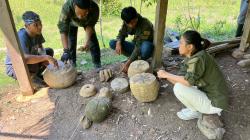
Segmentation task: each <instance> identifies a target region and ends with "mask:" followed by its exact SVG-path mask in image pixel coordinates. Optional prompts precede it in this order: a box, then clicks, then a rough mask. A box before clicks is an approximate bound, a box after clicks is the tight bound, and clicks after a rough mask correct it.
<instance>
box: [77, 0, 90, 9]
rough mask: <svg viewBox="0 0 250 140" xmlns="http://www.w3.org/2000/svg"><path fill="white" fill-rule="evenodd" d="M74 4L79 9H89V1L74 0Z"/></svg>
mask: <svg viewBox="0 0 250 140" xmlns="http://www.w3.org/2000/svg"><path fill="white" fill-rule="evenodd" d="M74 4H75V5H77V6H78V7H79V8H81V9H89V8H90V4H91V1H90V0H74Z"/></svg>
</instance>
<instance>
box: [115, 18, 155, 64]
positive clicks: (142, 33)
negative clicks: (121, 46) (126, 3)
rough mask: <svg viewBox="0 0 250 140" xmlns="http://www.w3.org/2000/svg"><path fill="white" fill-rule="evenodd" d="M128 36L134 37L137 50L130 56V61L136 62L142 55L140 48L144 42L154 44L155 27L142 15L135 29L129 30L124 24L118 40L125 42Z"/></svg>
mask: <svg viewBox="0 0 250 140" xmlns="http://www.w3.org/2000/svg"><path fill="white" fill-rule="evenodd" d="M128 35H134V39H133V42H134V43H135V49H134V51H133V52H132V54H131V56H130V60H132V61H134V60H136V59H137V58H138V56H139V54H140V47H141V44H142V42H143V41H150V42H153V35H154V27H153V24H152V23H151V22H150V21H149V20H148V19H146V18H144V17H142V16H141V15H139V16H138V22H137V25H136V27H135V28H134V29H131V28H129V27H128V26H127V25H126V24H125V23H123V25H122V27H121V29H120V31H119V34H118V36H117V40H120V41H124V40H125V38H126V37H128Z"/></svg>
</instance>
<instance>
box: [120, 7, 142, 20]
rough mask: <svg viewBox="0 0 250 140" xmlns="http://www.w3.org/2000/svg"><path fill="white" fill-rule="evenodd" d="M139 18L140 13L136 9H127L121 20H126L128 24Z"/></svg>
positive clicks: (123, 11)
mask: <svg viewBox="0 0 250 140" xmlns="http://www.w3.org/2000/svg"><path fill="white" fill-rule="evenodd" d="M137 17H138V13H137V12H136V9H135V8H134V7H131V6H130V7H125V8H123V9H122V13H121V19H122V20H124V21H125V22H126V23H129V22H130V21H131V20H132V19H135V18H137Z"/></svg>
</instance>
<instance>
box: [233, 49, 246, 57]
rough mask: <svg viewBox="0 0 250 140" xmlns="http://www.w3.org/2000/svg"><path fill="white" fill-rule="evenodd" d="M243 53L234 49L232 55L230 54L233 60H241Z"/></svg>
mask: <svg viewBox="0 0 250 140" xmlns="http://www.w3.org/2000/svg"><path fill="white" fill-rule="evenodd" d="M244 54H245V53H244V52H243V51H241V50H240V49H235V50H234V51H233V53H232V56H233V57H234V58H237V59H238V58H242V57H243V56H244Z"/></svg>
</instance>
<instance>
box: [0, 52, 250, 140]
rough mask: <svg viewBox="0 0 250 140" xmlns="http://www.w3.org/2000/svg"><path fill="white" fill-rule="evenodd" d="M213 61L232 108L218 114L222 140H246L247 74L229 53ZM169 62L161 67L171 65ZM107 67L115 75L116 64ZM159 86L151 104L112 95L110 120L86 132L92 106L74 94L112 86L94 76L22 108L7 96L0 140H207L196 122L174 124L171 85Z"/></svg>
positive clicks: (249, 118)
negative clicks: (82, 119) (84, 116)
mask: <svg viewBox="0 0 250 140" xmlns="http://www.w3.org/2000/svg"><path fill="white" fill-rule="evenodd" d="M216 59H217V61H218V63H219V65H220V66H221V69H222V70H223V72H224V74H225V77H226V79H227V82H228V84H229V87H230V93H229V94H230V106H229V108H228V109H227V110H225V111H224V112H223V114H222V120H223V122H224V124H225V129H226V133H225V135H224V140H250V96H249V95H250V92H249V91H250V84H249V82H250V70H249V69H242V68H240V67H239V66H237V65H236V62H237V60H235V59H233V58H232V57H231V56H230V53H223V54H220V55H217V56H216ZM167 60H168V62H167ZM172 60H175V59H169V58H168V59H164V62H166V64H174V63H175V62H173V61H172ZM169 61H172V62H171V63H169ZM107 67H110V68H112V69H113V71H117V70H118V68H119V63H117V64H114V65H110V66H107ZM120 76H121V75H117V74H116V77H120ZM160 82H161V85H162V87H161V88H160V91H159V96H158V98H157V100H156V101H154V102H152V103H139V102H138V101H136V99H135V98H134V97H133V96H132V95H131V93H130V92H127V93H124V94H118V93H114V99H113V102H112V105H113V108H112V111H111V113H110V115H109V116H108V118H107V119H106V120H105V121H104V122H102V123H100V124H93V125H92V127H91V128H90V129H88V130H84V129H83V128H82V127H81V125H80V126H79V127H78V128H77V125H78V122H79V119H80V116H81V115H82V114H83V113H84V108H85V105H86V103H87V102H88V101H89V100H90V99H84V98H82V97H81V96H79V93H78V92H79V90H80V88H81V86H83V85H84V84H89V83H93V84H95V85H96V86H97V88H98V89H100V88H101V87H104V86H107V87H109V86H110V82H107V83H100V82H99V79H98V74H97V73H95V72H87V73H83V75H82V76H80V77H79V78H78V80H77V82H76V83H75V84H74V85H73V86H72V87H70V88H67V89H60V90H56V89H50V90H49V94H48V96H46V97H43V98H40V99H34V100H32V101H30V102H25V103H18V102H16V101H15V97H16V96H17V92H18V91H17V90H10V91H9V92H8V93H5V94H4V95H3V96H2V97H1V100H0V111H1V112H0V139H2V140H9V139H34V140H36V139H49V140H70V139H72V140H206V137H205V136H203V135H202V134H201V132H200V131H199V129H198V128H197V125H196V123H197V120H191V121H183V120H180V119H178V117H177V116H176V112H177V111H179V110H180V109H181V108H183V107H184V106H183V105H182V104H181V103H180V102H179V101H178V100H177V99H176V97H175V96H174V95H173V91H172V85H170V84H169V83H166V82H165V81H160Z"/></svg>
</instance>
